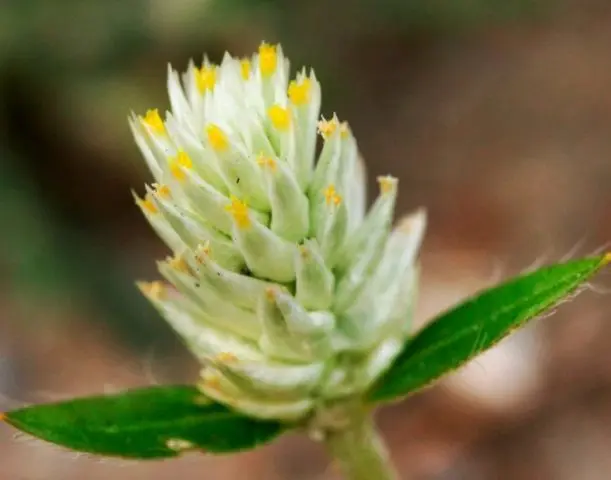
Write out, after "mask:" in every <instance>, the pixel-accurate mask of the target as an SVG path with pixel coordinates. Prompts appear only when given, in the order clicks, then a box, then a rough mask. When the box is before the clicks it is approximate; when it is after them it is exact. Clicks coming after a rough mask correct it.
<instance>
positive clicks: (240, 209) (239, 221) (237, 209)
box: [225, 195, 250, 228]
mask: <svg viewBox="0 0 611 480" xmlns="http://www.w3.org/2000/svg"><path fill="white" fill-rule="evenodd" d="M225 209H226V210H227V211H228V212H229V213H230V214H231V216H232V217H233V221H234V222H235V223H236V225H237V226H238V227H239V228H248V227H249V226H250V216H249V214H248V206H247V205H246V203H245V202H243V201H241V200H240V199H239V198H237V197H236V196H234V195H232V196H231V203H230V204H229V205H227V206H226V207H225Z"/></svg>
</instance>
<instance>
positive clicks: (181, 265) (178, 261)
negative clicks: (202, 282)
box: [168, 255, 191, 274]
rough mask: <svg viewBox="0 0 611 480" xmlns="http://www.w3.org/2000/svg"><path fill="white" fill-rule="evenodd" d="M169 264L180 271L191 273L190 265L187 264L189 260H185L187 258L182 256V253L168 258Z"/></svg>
mask: <svg viewBox="0 0 611 480" xmlns="http://www.w3.org/2000/svg"><path fill="white" fill-rule="evenodd" d="M168 265H169V266H170V267H172V268H173V269H174V270H177V271H179V272H182V273H187V274H191V270H190V269H189V265H187V262H185V259H184V258H182V256H181V255H176V256H174V257H171V258H168Z"/></svg>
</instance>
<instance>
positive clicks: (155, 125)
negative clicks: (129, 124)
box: [140, 108, 165, 135]
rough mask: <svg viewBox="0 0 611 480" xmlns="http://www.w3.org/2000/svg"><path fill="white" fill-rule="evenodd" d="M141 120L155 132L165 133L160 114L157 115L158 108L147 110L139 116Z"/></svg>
mask: <svg viewBox="0 0 611 480" xmlns="http://www.w3.org/2000/svg"><path fill="white" fill-rule="evenodd" d="M140 118H141V120H142V121H143V122H144V123H145V124H146V125H148V126H149V127H150V128H151V129H152V130H153V131H154V132H155V133H158V134H160V135H162V134H164V133H165V125H164V123H163V120H162V119H161V116H160V115H159V110H157V109H156V108H154V109H151V110H147V111H146V115H145V116H144V118H142V117H140Z"/></svg>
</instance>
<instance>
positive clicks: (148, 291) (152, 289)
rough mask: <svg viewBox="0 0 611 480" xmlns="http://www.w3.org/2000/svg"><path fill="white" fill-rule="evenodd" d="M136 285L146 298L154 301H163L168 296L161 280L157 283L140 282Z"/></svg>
mask: <svg viewBox="0 0 611 480" xmlns="http://www.w3.org/2000/svg"><path fill="white" fill-rule="evenodd" d="M136 285H137V286H138V288H139V289H140V291H141V292H142V293H143V294H144V295H145V296H147V297H149V298H152V299H153V300H161V299H162V298H164V296H165V294H166V288H165V285H164V283H163V282H160V281H159V280H157V281H155V282H138V283H137V284H136Z"/></svg>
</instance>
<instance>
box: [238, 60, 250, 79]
mask: <svg viewBox="0 0 611 480" xmlns="http://www.w3.org/2000/svg"><path fill="white" fill-rule="evenodd" d="M240 75H242V79H243V80H248V79H249V77H250V60H249V59H248V58H243V59H242V60H240Z"/></svg>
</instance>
